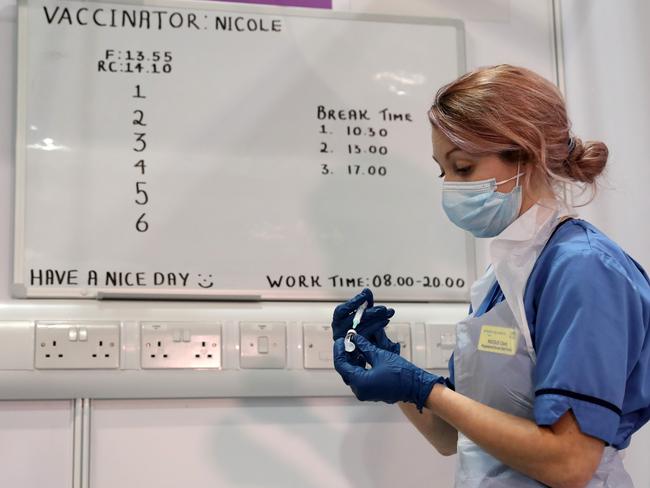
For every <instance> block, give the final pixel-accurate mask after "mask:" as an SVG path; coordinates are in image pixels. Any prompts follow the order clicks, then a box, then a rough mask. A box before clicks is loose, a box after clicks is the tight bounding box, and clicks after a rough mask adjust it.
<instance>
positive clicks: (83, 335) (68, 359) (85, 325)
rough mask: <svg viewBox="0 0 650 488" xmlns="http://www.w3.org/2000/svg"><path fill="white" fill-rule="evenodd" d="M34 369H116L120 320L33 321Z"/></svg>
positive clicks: (118, 360) (118, 356) (117, 366)
mask: <svg viewBox="0 0 650 488" xmlns="http://www.w3.org/2000/svg"><path fill="white" fill-rule="evenodd" d="M35 339H36V343H35V347H34V367H35V368H36V369H117V368H119V367H120V323H119V322H36V334H35Z"/></svg>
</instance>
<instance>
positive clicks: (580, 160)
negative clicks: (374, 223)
mask: <svg viewBox="0 0 650 488" xmlns="http://www.w3.org/2000/svg"><path fill="white" fill-rule="evenodd" d="M429 118H430V121H431V124H432V142H433V157H434V159H435V161H436V162H437V163H438V164H439V166H440V168H441V175H440V176H441V177H442V178H444V181H443V188H442V190H443V191H442V194H443V207H444V209H445V211H446V213H447V215H448V217H449V218H450V220H451V221H452V222H454V223H455V224H456V225H458V226H459V227H461V228H463V229H465V230H467V231H469V232H471V233H472V234H474V235H475V236H476V237H495V239H494V240H493V241H492V242H491V243H490V261H491V265H490V267H489V268H488V271H487V273H486V274H485V275H484V276H483V277H482V278H480V279H479V280H478V281H477V282H476V283H474V285H473V286H472V289H471V292H470V295H471V305H472V308H471V309H470V315H469V317H468V318H466V319H465V320H463V321H461V322H460V323H459V324H458V325H457V334H456V335H457V342H456V349H455V351H454V355H453V357H452V360H451V361H450V377H449V378H442V377H439V376H437V375H434V374H431V373H429V372H427V371H424V370H422V369H420V368H418V367H416V366H415V365H413V364H412V363H410V362H408V361H406V360H404V359H403V358H401V357H400V356H399V345H396V344H393V343H392V342H391V341H390V340H389V339H388V338H387V337H386V335H385V333H384V326H385V325H386V324H387V323H388V321H389V319H390V317H391V316H392V315H393V313H394V311H393V310H391V309H387V308H385V307H376V306H373V305H374V304H373V303H372V293H371V292H370V291H369V290H364V291H363V292H362V293H361V294H360V295H358V296H356V297H355V298H353V299H352V300H350V301H349V302H347V303H345V304H342V305H340V306H339V307H337V309H336V310H335V312H334V320H333V322H332V327H333V330H334V338H335V344H334V363H335V367H336V370H337V371H338V372H339V373H340V374H341V376H342V377H343V380H344V381H345V382H346V384H348V385H350V387H351V388H352V391H353V392H354V393H355V395H356V396H357V397H358V398H359V399H360V400H374V401H384V402H388V403H394V402H402V403H401V404H400V407H401V408H402V410H403V411H404V413H405V414H406V416H407V417H408V418H409V419H410V420H411V422H412V423H413V424H414V425H415V426H416V427H417V428H418V429H419V430H420V432H421V433H422V434H423V435H424V436H425V437H426V438H427V439H428V440H429V441H430V442H431V443H432V444H433V445H434V447H435V448H436V449H437V450H438V451H439V452H440V453H442V454H444V455H450V454H453V453H458V464H457V473H456V485H457V486H462V487H478V486H480V487H525V486H544V485H548V486H553V487H578V486H580V487H582V486H589V487H597V486H598V487H617V488H620V487H631V486H633V485H632V482H631V480H630V478H629V476H628V475H627V473H626V472H625V469H624V468H623V464H622V462H621V459H620V457H619V455H618V450H619V449H623V448H625V447H627V446H628V444H629V442H630V438H631V436H632V434H633V433H634V432H635V431H637V430H638V429H639V428H641V426H642V425H643V424H645V423H646V422H647V420H648V419H649V418H650V334H649V332H648V329H649V328H650V283H649V280H648V276H647V275H646V274H645V272H644V271H643V269H642V268H641V266H639V265H638V264H637V263H636V262H635V261H634V260H633V259H632V258H630V257H629V256H627V255H626V254H625V253H624V252H623V251H622V250H621V249H620V248H619V247H618V246H617V245H616V244H615V243H613V242H612V241H611V240H609V239H608V238H607V237H606V236H605V235H603V234H602V233H601V232H600V231H598V230H597V229H596V228H594V227H593V226H592V225H591V224H589V223H587V222H585V221H583V220H578V219H576V218H574V217H573V215H572V214H571V212H570V210H569V208H568V206H567V205H566V204H565V203H564V202H563V200H562V195H563V186H564V183H566V182H571V181H573V182H579V183H583V184H585V185H587V186H589V185H592V184H594V182H595V180H596V177H597V176H598V175H599V174H600V173H601V172H602V171H603V169H604V166H605V163H606V161H607V155H608V152H607V147H606V146H605V145H604V144H603V143H601V142H585V143H583V142H582V141H581V140H580V139H578V138H576V137H574V136H572V135H571V133H570V123H569V121H568V119H567V115H566V108H565V105H564V102H563V100H562V97H561V95H560V93H559V91H558V90H557V89H556V87H555V86H554V85H553V84H551V83H550V82H548V81H546V80H544V79H543V78H541V77H540V76H538V75H536V74H535V73H533V72H531V71H529V70H526V69H523V68H517V67H513V66H508V65H501V66H495V67H490V68H486V69H479V70H477V71H474V72H471V73H468V74H466V75H464V76H462V77H461V78H459V79H458V80H456V81H454V82H452V83H451V84H449V85H447V86H445V87H443V88H442V89H440V90H439V92H438V93H437V95H436V98H435V102H434V104H433V106H432V107H431V109H430V111H429ZM364 301H367V302H368V305H369V308H368V309H367V310H366V311H365V313H364V315H363V318H362V321H361V324H360V325H359V326H358V328H357V332H358V335H356V336H354V337H353V339H352V340H353V342H354V343H355V344H356V350H355V351H354V352H351V353H349V352H346V351H345V347H344V339H343V338H342V337H344V336H345V333H346V331H347V329H348V328H349V327H350V324H351V321H352V316H353V315H354V312H355V310H356V309H357V308H358V307H359V306H360V305H361V304H362V303H363V302H364ZM366 361H367V362H368V363H369V364H370V365H371V366H372V368H370V369H365V368H364V366H365V363H366Z"/></svg>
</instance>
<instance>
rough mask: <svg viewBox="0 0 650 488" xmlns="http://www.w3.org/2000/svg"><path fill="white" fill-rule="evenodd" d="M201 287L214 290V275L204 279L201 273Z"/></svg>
mask: <svg viewBox="0 0 650 488" xmlns="http://www.w3.org/2000/svg"><path fill="white" fill-rule="evenodd" d="M199 280H200V281H199V286H200V287H201V288H212V287H213V286H214V283H213V282H212V275H211V274H209V275H207V277H206V278H204V277H203V275H202V274H201V273H199Z"/></svg>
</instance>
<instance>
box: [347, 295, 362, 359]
mask: <svg viewBox="0 0 650 488" xmlns="http://www.w3.org/2000/svg"><path fill="white" fill-rule="evenodd" d="M366 308H368V302H363V303H362V304H361V305H360V306H359V308H357V311H356V313H355V314H354V318H353V319H352V328H351V329H350V330H348V332H347V334H345V341H344V344H345V350H346V351H347V352H353V351H354V350H355V349H356V346H355V345H354V342H352V336H353V335H356V333H357V331H356V330H354V329H356V328H357V326H358V325H359V324H360V323H361V317H362V316H363V312H364V311H365V310H366Z"/></svg>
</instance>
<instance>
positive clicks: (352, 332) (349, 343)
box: [343, 329, 357, 352]
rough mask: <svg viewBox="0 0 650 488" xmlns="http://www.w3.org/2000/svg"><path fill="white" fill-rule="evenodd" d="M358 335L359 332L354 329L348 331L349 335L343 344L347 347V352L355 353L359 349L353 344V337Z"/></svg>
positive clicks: (346, 335)
mask: <svg viewBox="0 0 650 488" xmlns="http://www.w3.org/2000/svg"><path fill="white" fill-rule="evenodd" d="M355 335H357V331H356V330H354V329H350V330H348V332H347V334H345V340H344V341H343V344H344V345H345V352H354V350H355V349H356V348H357V346H356V345H355V344H354V342H352V337H353V336H355Z"/></svg>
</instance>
